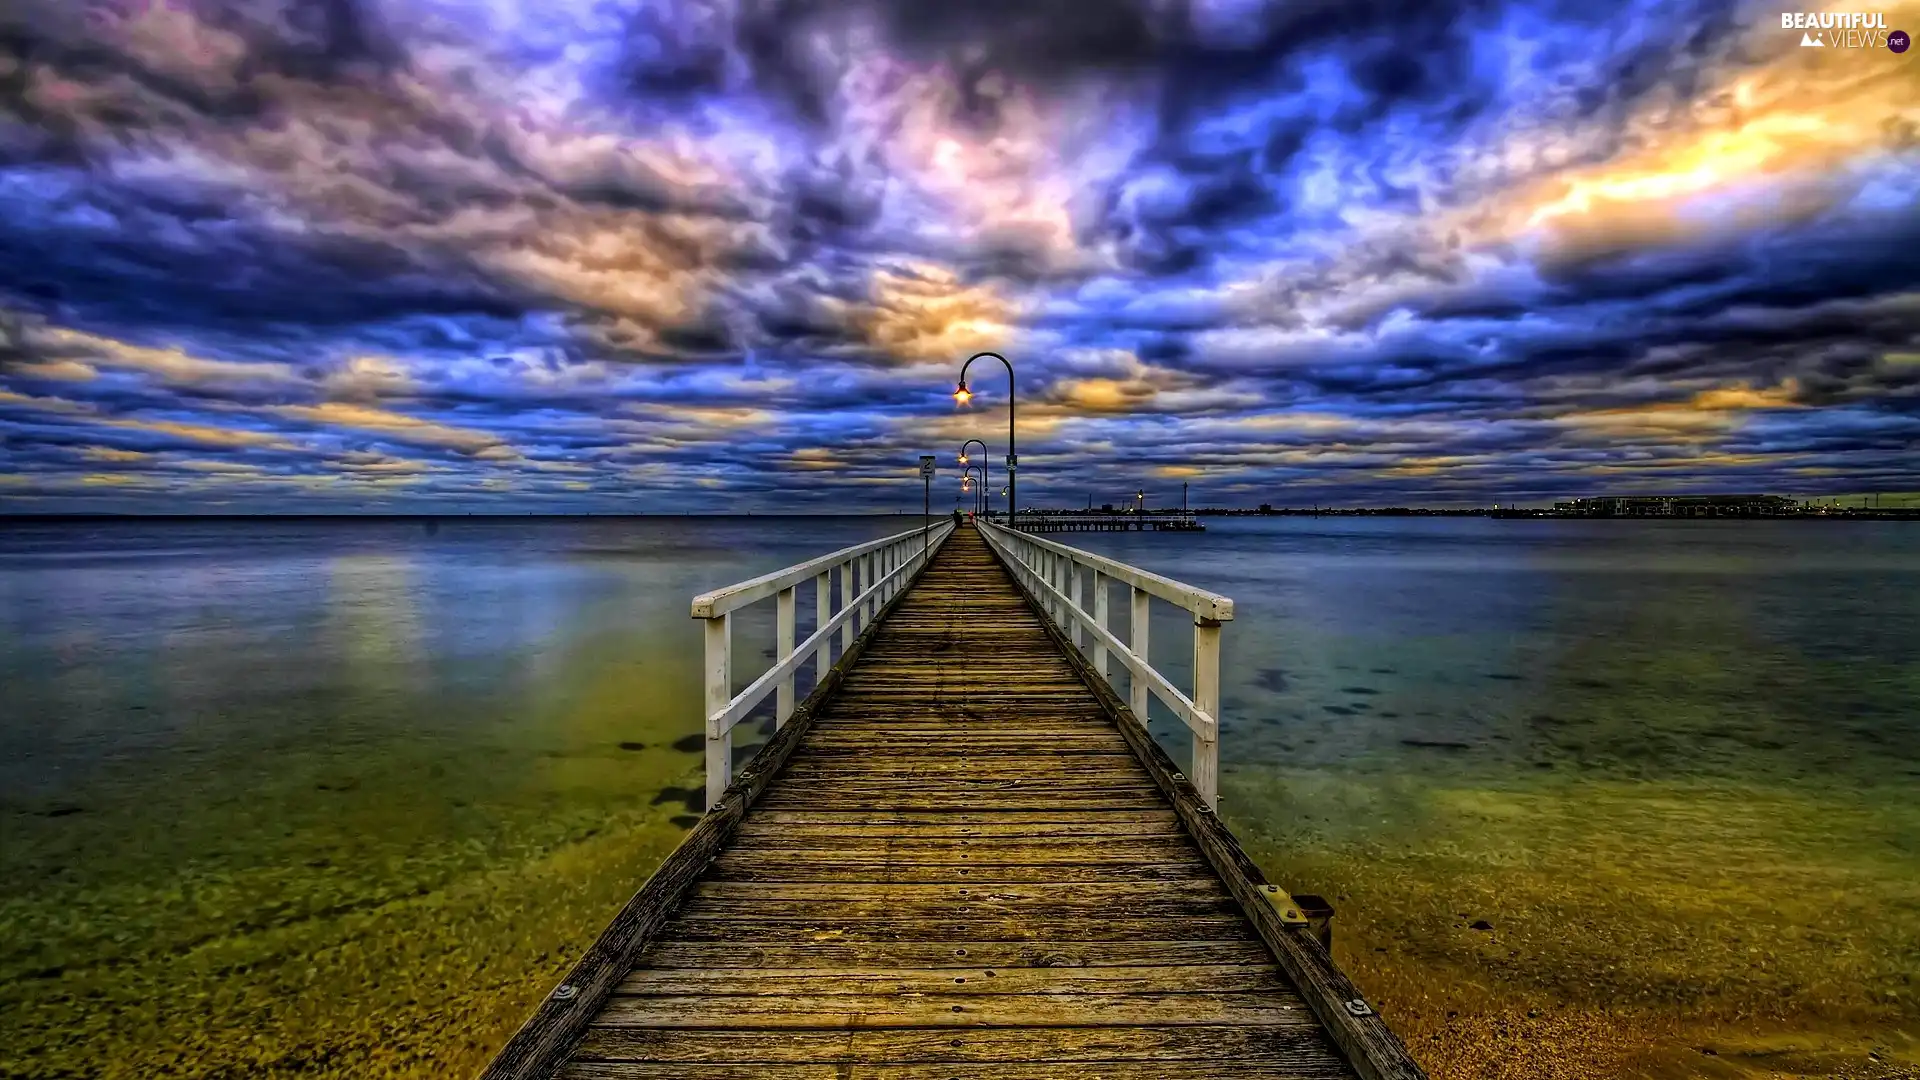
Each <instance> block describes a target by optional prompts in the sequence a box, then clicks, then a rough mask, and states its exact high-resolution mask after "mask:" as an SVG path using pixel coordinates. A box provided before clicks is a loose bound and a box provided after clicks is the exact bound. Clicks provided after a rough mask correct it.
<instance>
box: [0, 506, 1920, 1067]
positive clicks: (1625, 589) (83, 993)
mask: <svg viewBox="0 0 1920 1080" xmlns="http://www.w3.org/2000/svg"><path fill="white" fill-rule="evenodd" d="M910 524H912V522H910V521H909V522H902V521H900V520H899V519H878V518H867V519H780V518H754V519H750V520H749V519H654V520H638V521H629V520H610V519H600V520H593V519H586V520H570V521H569V520H547V519H529V520H525V521H522V520H511V519H508V520H501V519H493V520H481V519H444V520H442V521H441V522H440V523H439V525H438V526H437V527H436V528H435V529H434V531H432V532H429V531H428V529H427V528H426V527H425V526H423V525H422V524H421V523H420V522H417V521H363V522H303V521H282V522H257V521H254V522H247V521H213V522H152V523H85V524H54V523H49V524H41V525H31V524H18V523H15V524H8V525H0V680H3V681H4V685H5V687H6V693H5V696H4V700H0V830H4V840H5V842H4V844H0V930H3V931H4V933H0V1076H8V1077H13V1076H35V1077H40V1076H87V1077H94V1076H100V1077H123V1076H124V1077H147V1076H154V1075H178V1076H205V1077H227V1076H233V1077H239V1076H249V1077H252V1076H296V1075H298V1076H342V1077H346V1076H355V1077H367V1076H374V1077H377V1076H406V1077H428V1076H436V1077H437V1076H444V1075H460V1074H463V1073H466V1072H469V1071H471V1070H472V1069H473V1068H475V1067H477V1065H478V1064H479V1063H481V1062H482V1061H484V1059H485V1057H486V1055H487V1054H488V1053H489V1052H490V1051H491V1050H492V1049H493V1048H494V1047H496V1046H497V1045H498V1044H499V1042H500V1041H502V1040H503V1039H504V1038H505V1037H506V1035H507V1034H508V1033H509V1032H510V1031H511V1030H512V1029H513V1027H514V1026H516V1025H517V1024H518V1022H519V1021H520V1019H521V1018H522V1017H523V1016H524V1015H525V1013H526V1011H527V1010H528V1008H529V1007H530V1005H531V1002H532V998H533V996H534V995H537V994H539V993H540V992H541V991H542V990H543V989H544V988H545V987H546V986H548V985H550V984H551V982H552V980H553V978H554V977H556V976H557V975H558V973H559V972H560V971H562V970H564V968H565V967H566V965H567V964H568V962H569V961H570V959H571V958H572V957H573V956H575V955H577V954H578V952H579V951H580V950H581V949H582V948H584V946H585V945H586V944H587V943H588V942H589V941H590V940H591V939H592V937H593V936H594V935H595V934H596V933H597V932H598V930H599V928H600V927H601V926H602V925H603V924H604V923H605V921H606V919H607V918H608V917H609V916H610V915H611V913H612V911H613V910H614V909H615V908H617V907H618V905H619V904H620V903H621V902H622V901H623V900H624V899H625V898H626V897H627V895H629V894H630V893H631V891H632V889H633V888H634V887H635V885H636V883H637V882H638V881H640V880H641V879H643V878H644V876H645V875H646V873H647V872H648V871H650V870H651V868H652V866H653V865H654V864H655V863H657V862H658V860H659V859H660V858H661V857H663V856H664V855H665V853H666V852H667V851H669V850H671V848H672V846H673V845H674V844H675V843H676V842H677V841H678V838H679V836H680V835H681V832H682V829H683V828H684V827H685V826H686V825H687V824H688V823H689V822H690V821H691V820H692V819H691V817H690V816H689V815H690V814H691V813H692V812H694V811H696V810H697V806H698V800H699V795H698V793H697V792H698V789H699V786H700V768H701V765H700V757H699V754H698V752H697V751H698V738H697V730H698V720H697V716H698V694H699V687H698V682H697V672H696V665H697V661H698V650H699V634H698V632H697V627H695V626H694V625H693V624H692V622H691V620H690V619H688V617H687V606H686V605H687V600H688V598H689V597H690V596H691V595H692V594H693V593H696V592H698V591H700V590H702V589H705V588H710V587H713V586H715V585H720V584H725V583H729V582H732V581H735V580H739V579H740V578H743V577H747V576H750V575H752V574H754V573H758V572H761V571H763V570H766V569H770V568H773V567H777V566H781V565H786V564H788V563H790V562H794V561H797V560H799V559H801V558H804V557H806V556H808V555H812V554H816V553H819V552H823V551H825V550H828V549H829V548H832V547H835V546H839V545H842V544H846V543H851V542H854V541H856V540H859V539H865V538H868V537H872V536H878V535H883V534H884V533H886V532H890V531H895V530H897V529H900V528H904V527H907V526H908V525H910ZM1209 525H1210V528H1209V531H1208V532H1207V533H1206V534H1204V535H1201V536H1180V535H1175V534H1168V535H1164V536H1163V535H1158V534H1091V535H1079V536H1074V537H1066V538H1064V539H1068V540H1071V541H1072V542H1074V543H1077V544H1081V545H1083V546H1087V547H1091V548H1096V549H1098V550H1104V551H1110V552H1112V553H1114V554H1116V555H1119V556H1121V557H1123V558H1126V559H1128V560H1129V561H1133V562H1137V563H1139V564H1140V565H1144V566H1147V567H1150V568H1153V569H1157V570H1160V571H1161V572H1163V573H1167V574H1169V575H1172V576H1176V577H1179V578H1181V579H1183V580H1187V581H1190V582H1193V583H1195V584H1199V585H1204V586H1208V587H1211V588H1215V589H1218V590H1219V591H1222V592H1225V593H1227V594H1229V595H1231V596H1233V597H1234V598H1235V599H1236V601H1237V603H1238V617H1237V618H1236V620H1235V621H1234V622H1233V623H1232V624H1231V625H1229V626H1228V628H1227V630H1226V633H1225V658H1226V662H1225V672H1226V677H1225V684H1226V685H1225V695H1224V697H1225V706H1224V708H1223V713H1224V715H1225V718H1226V728H1225V734H1224V738H1223V772H1224V779H1223V788H1224V791H1225V799H1224V801H1223V810H1224V812H1225V814H1226V816H1227V817H1228V819H1229V821H1231V822H1232V824H1233V825H1234V826H1235V828H1236V829H1237V830H1238V831H1240V832H1241V834H1242V835H1243V837H1245V838H1246V839H1247V841H1248V843H1249V846H1250V847H1251V848H1252V849H1253V850H1254V851H1255V853H1256V855H1257V857H1258V858H1259V859H1260V860H1261V862H1262V864H1263V865H1264V866H1265V867H1266V868H1267V869H1268V871H1269V873H1270V874H1271V875H1272V876H1274V877H1275V878H1276V879H1277V880H1282V881H1285V882H1286V883H1287V884H1288V885H1289V886H1291V887H1292V888H1294V889H1295V890H1298V891H1320V892H1323V893H1326V894H1328V895H1329V896H1330V897H1332V898H1334V899H1335V902H1336V905H1337V906H1338V908H1339V911H1340V913H1339V915H1338V917H1337V918H1336V927H1337V928H1338V929H1337V941H1336V949H1337V951H1338V953H1339V955H1340V958H1341V960H1342V963H1343V964H1344V965H1346V966H1347V967H1348V969H1349V970H1350V971H1351V972H1352V973H1354V974H1355V976H1356V979H1357V980H1358V981H1359V982H1360V983H1361V985H1362V986H1363V987H1365V988H1366V989H1367V991H1368V992H1369V994H1370V995H1371V996H1373V997H1374V998H1375V999H1377V1000H1379V1001H1381V1002H1382V1003H1383V1004H1384V1007H1385V1009H1386V1011H1387V1013H1388V1015H1389V1016H1390V1017H1391V1018H1392V1019H1393V1021H1394V1023H1395V1025H1396V1028H1397V1029H1399V1030H1400V1031H1401V1032H1402V1033H1403V1034H1404V1035H1405V1036H1406V1037H1407V1040H1408V1042H1409V1043H1410V1045H1412V1046H1413V1048H1414V1050H1415V1052H1416V1054H1417V1055H1419V1056H1420V1057H1421V1058H1422V1059H1423V1060H1424V1061H1426V1062H1427V1063H1428V1065H1429V1066H1430V1067H1431V1068H1432V1069H1433V1071H1434V1074H1435V1075H1436V1076H1437V1077H1449V1078H1465V1077H1480V1076H1513V1077H1522V1076H1525V1077H1552V1076H1638V1075H1644V1076H1659V1077H1681V1076H1699V1075H1705V1076H1741V1075H1766V1074H1767V1073H1766V1072H1765V1071H1763V1070H1773V1071H1775V1072H1790V1074H1791V1073H1797V1074H1800V1075H1812V1076H1836V1077H1837V1076H1873V1075H1912V1072H1911V1069H1912V1065H1911V1063H1912V1061H1913V1059H1914V1056H1915V1045H1914V1038H1915V1033H1916V1032H1917V1031H1920V1005H1916V999H1915V994H1916V993H1920V987H1916V986H1915V981H1916V977H1920V887H1917V884H1916V883H1920V811H1917V810H1916V809H1915V804H1916V801H1917V800H1915V799H1914V797H1913V793H1914V791H1916V790H1920V709H1916V707H1915V706H1914V704H1913V703H1914V702H1915V701H1917V700H1920V530H1917V529H1916V528H1915V527H1914V526H1912V525H1910V524H1907V525H1903V524H1899V523H1892V524H1874V523H1858V522H1847V523H1839V522H1778V523H1767V522H1740V523H1731V522H1729V523H1656V522H1548V521H1488V520H1482V519H1377V518H1376V519H1336V518H1317V519H1316V518H1284V519H1211V520H1210V522H1209ZM763 606H764V605H763ZM806 607H807V605H805V604H803V605H802V608H803V618H804V609H805V608H806ZM737 633H738V635H739V636H738V637H737V638H736V641H739V642H750V641H759V640H766V641H768V642H770V640H771V634H770V631H768V630H767V628H766V627H765V626H763V625H758V624H753V623H749V624H748V625H745V626H742V627H741V628H740V629H739V630H738V631H737ZM1154 640H1155V642H1156V647H1155V650H1154V651H1155V657H1156V661H1157V662H1160V663H1162V664H1163V665H1164V666H1165V667H1166V668H1168V669H1169V670H1173V671H1178V670H1179V669H1180V668H1181V667H1182V660H1183V657H1182V655H1181V653H1182V650H1184V649H1185V648H1186V647H1187V638H1186V636H1185V632H1184V628H1183V627H1182V626H1181V624H1180V622H1179V621H1178V620H1177V619H1175V618H1173V617H1172V616H1171V614H1164V615H1163V616H1162V617H1157V618H1156V623H1155V626H1154ZM804 689H805V687H804V686H803V687H802V690H803V691H804ZM1156 726H1157V727H1159V728H1161V729H1162V730H1163V734H1166V735H1168V736H1169V737H1171V736H1172V735H1173V734H1174V733H1173V732H1172V731H1171V729H1168V728H1166V725H1165V724H1164V723H1163V724H1159V725H1156ZM1475 921H1484V922H1486V923H1488V924H1490V925H1491V926H1492V927H1493V929H1492V930H1474V929H1471V925H1472V924H1473V923H1474V922H1475ZM1449 1014H1452V1015H1451V1016H1450V1015H1449ZM1708 1050H1711V1051H1713V1052H1712V1053H1711V1054H1709V1053H1705V1051H1708ZM1870 1054H1876V1055H1878V1056H1879V1058H1880V1059H1881V1060H1880V1061H1877V1062H1876V1061H1875V1060H1874V1058H1872V1057H1869V1055H1870ZM1902 1062H1905V1064H1902ZM1902 1070H1905V1071H1902Z"/></svg>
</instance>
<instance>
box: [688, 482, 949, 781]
mask: <svg viewBox="0 0 1920 1080" xmlns="http://www.w3.org/2000/svg"><path fill="white" fill-rule="evenodd" d="M952 534H953V522H952V521H951V520H943V521H941V522H940V523H938V524H935V525H932V526H930V527H927V528H921V529H912V530H909V531H907V532H903V533H898V534H895V535H893V536H888V537H883V538H882V539H879V540H869V541H867V542H866V543H864V544H855V545H853V546H852V547H847V548H841V549H840V550H839V551H836V552H834V553H832V554H831V555H822V556H820V557H819V558H817V559H809V560H808V561H806V562H803V563H798V564H796V565H793V566H789V567H787V568H786V569H785V570H775V571H774V572H773V573H771V574H763V575H761V576H760V577H757V578H754V579H753V580H751V581H743V582H741V583H740V584H738V585H729V586H727V587H726V588H724V589H716V590H714V591H713V592H706V593H701V594H700V595H699V596H696V597H694V598H693V617H694V618H696V619H700V620H703V621H704V622H705V623H706V643H707V649H706V665H705V671H706V688H707V692H706V718H707V722H706V736H707V807H708V808H709V809H711V808H712V807H713V806H714V805H716V804H717V803H719V801H720V795H721V793H723V792H725V791H726V790H727V785H728V784H730V783H732V782H733V729H734V726H735V725H736V724H738V723H740V721H741V720H743V719H745V718H746V716H747V714H748V713H750V712H752V711H753V709H754V706H756V705H758V704H760V703H761V702H762V701H765V700H766V697H767V694H768V693H769V692H774V693H776V694H777V698H776V700H775V703H774V713H773V722H774V725H775V726H776V727H778V726H779V725H782V724H785V723H786V722H787V718H788V717H791V716H792V715H793V708H794V700H793V677H794V674H795V673H796V672H798V671H799V670H800V669H801V667H803V666H805V664H806V662H807V658H808V657H813V658H814V659H815V661H816V663H817V665H818V666H817V667H816V672H817V674H816V675H815V685H818V684H819V681H820V680H823V679H825V678H826V677H827V672H828V670H830V669H831V668H832V667H833V664H834V656H833V636H834V631H836V630H837V631H839V632H840V655H841V656H845V655H846V653H847V650H848V649H850V648H852V647H853V639H854V637H855V636H857V635H858V634H859V633H860V632H861V631H862V630H864V629H865V628H866V627H867V626H868V625H870V624H871V623H872V622H873V619H874V616H875V614H876V613H878V612H879V610H880V608H881V607H882V606H883V605H885V604H886V603H887V601H889V600H891V599H893V598H894V597H895V596H897V595H899V594H900V592H901V591H903V590H904V589H906V587H907V586H908V585H910V584H912V582H913V579H914V578H915V577H917V576H919V574H920V571H921V570H923V569H924V568H925V567H926V562H927V559H928V558H929V557H931V555H932V553H933V552H935V551H938V550H939V549H940V545H941V544H942V543H944V542H945V541H946V539H947V537H948V536H951V535H952ZM836 574H838V585H839V597H840V607H839V610H838V611H837V612H836V611H835V610H834V609H833V586H834V584H835V575H836ZM809 580H811V581H812V582H813V610H814V616H815V619H814V626H815V627H816V629H815V630H814V631H813V633H812V634H810V635H808V636H807V640H805V641H802V642H800V643H799V644H798V645H796V644H795V643H794V640H793V633H794V612H795V607H796V603H795V601H796V596H795V590H796V589H797V588H798V587H799V586H800V585H801V584H802V583H804V582H806V581H809ZM769 597H771V598H773V600H774V605H775V606H774V654H775V659H774V664H773V666H772V667H770V668H768V669H767V671H766V673H765V674H763V675H761V676H760V677H759V678H757V679H755V680H754V681H753V682H752V684H751V685H749V686H748V687H747V688H746V689H745V690H742V691H740V692H739V693H738V694H735V693H734V692H733V613H734V612H736V611H738V610H740V609H741V608H743V607H746V606H747V605H748V604H754V603H758V602H760V601H762V600H766V599H768V598H769Z"/></svg>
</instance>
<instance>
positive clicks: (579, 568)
mask: <svg viewBox="0 0 1920 1080" xmlns="http://www.w3.org/2000/svg"><path fill="white" fill-rule="evenodd" d="M769 525H771V526H772V527H771V528H769V527H768V526H769ZM904 527H906V524H905V523H902V522H899V521H896V520H895V519H877V518H869V519H815V520H798V521H796V520H791V519H789V520H784V521H779V522H767V521H765V520H764V519H754V520H752V521H747V520H744V519H706V520H698V519H685V520H674V519H666V520H652V521H645V522H628V521H600V520H578V521H488V520H468V519H451V520H446V521H444V522H442V523H441V525H440V527H439V528H438V529H437V531H434V532H431V533H430V532H429V531H428V530H427V529H425V528H423V527H422V525H421V523H419V522H403V521H361V522H321V523H313V522H286V521H281V522H273V521H267V522H258V521H252V522H250V521H211V522H163V523H150V524H142V523H126V522H123V523H87V524H72V523H66V524H53V523H49V524H43V525H32V524H20V523H12V524H7V525H4V526H0V683H4V685H5V687H6V695H5V698H4V700H3V701H0V830H4V832H3V835H4V843H0V927H4V928H5V932H4V934H3V935H0V1076H8V1077H11V1076H86V1077H128V1078H133V1077H139V1078H147V1077H152V1076H155V1075H181V1076H249V1077H252V1076H295V1075H298V1076H339V1077H377V1076H418V1077H428V1076H433V1077H439V1076H445V1075H463V1074H466V1073H468V1072H470V1071H472V1069H474V1068H475V1067H476V1066H477V1065H478V1064H479V1063H480V1062H481V1061H483V1060H484V1058H485V1056H486V1055H487V1054H488V1053H489V1052H490V1051H491V1050H492V1049H493V1048H494V1047H496V1046H497V1045H498V1044H499V1043H500V1042H501V1041H503V1040H504V1039H505V1037H506V1035H507V1034H508V1033H509V1032H511V1030H512V1029H513V1027H514V1026H516V1025H517V1024H518V1023H519V1021H520V1020H521V1019H522V1018H523V1017H524V1015H525V1013H526V1012H527V1010H528V1009H529V1007H530V1005H531V999H532V996H533V995H537V994H538V993H540V991H541V990H542V989H543V988H544V987H545V986H547V985H549V984H550V983H551V982H552V980H553V978H554V977H555V976H557V974H558V973H559V972H560V971H561V970H563V969H564V967H565V966H566V965H567V963H568V962H569V960H570V958H571V957H572V956H575V955H577V954H578V952H579V951H580V950H581V949H582V948H584V947H585V945H586V944H587V943H589V942H590V941H591V940H592V939H593V937H594V936H595V935H596V934H597V933H598V932H599V930H600V928H601V927H602V926H603V925H604V924H605V922H606V920H607V919H608V918H609V917H610V915H611V913H612V912H613V911H614V910H615V909H616V908H617V907H618V906H619V904H620V903H621V902H623V901H624V900H625V899H626V897H627V896H628V895H629V894H630V893H631V892H632V890H633V888H634V887H635V885H636V883H637V882H639V881H641V880H644V878H645V877H646V875H647V874H648V873H649V872H651V870H652V869H653V867H654V865H655V864H656V863H657V862H658V861H659V859H660V858H662V857H663V856H664V855H665V854H666V853H667V852H668V851H670V850H671V849H672V847H673V845H674V844H675V843H677V842H678V840H679V837H680V835H681V832H682V830H683V829H684V828H685V827H686V825H687V824H688V822H689V819H688V818H687V817H686V814H687V812H688V809H689V804H688V802H687V798H686V795H687V793H689V792H692V793H694V795H693V797H694V805H693V806H692V809H695V810H697V809H698V806H697V801H698V795H697V791H698V788H699V786H700V781H699V776H700V772H699V770H700V757H699V753H698V751H699V741H698V735H697V732H698V728H699V720H698V717H699V708H698V701H699V686H698V683H697V670H698V669H697V661H698V649H699V635H698V633H697V632H696V631H697V628H696V627H695V626H694V625H693V624H692V622H691V620H690V619H689V618H688V616H687V601H688V599H689V598H690V597H691V596H692V595H693V594H694V593H697V592H699V591H701V590H703V589H707V588H711V587H714V586H716V585H720V584H726V583H729V582H731V581H735V580H738V579H740V578H743V577H747V576H750V575H752V574H755V573H760V572H763V571H765V570H768V569H771V568H774V567H777V566H782V565H786V564H788V563H790V562H794V561H797V560H798V559H800V558H802V557H804V556H806V555H809V554H815V553H818V552H819V551H821V550H823V549H825V548H828V547H832V546H839V545H842V544H847V543H853V542H855V541H858V540H861V539H866V538H869V537H872V536H877V535H881V534H883V533H885V532H888V531H894V530H896V529H899V528H904ZM763 629H764V628H757V627H753V626H751V625H749V626H747V627H743V628H742V631H741V633H742V635H743V636H742V640H747V638H746V635H748V634H752V633H760V632H761V631H762V630H763ZM762 636H766V637H768V638H769V639H770V636H771V632H770V630H766V631H765V633H763V634H762Z"/></svg>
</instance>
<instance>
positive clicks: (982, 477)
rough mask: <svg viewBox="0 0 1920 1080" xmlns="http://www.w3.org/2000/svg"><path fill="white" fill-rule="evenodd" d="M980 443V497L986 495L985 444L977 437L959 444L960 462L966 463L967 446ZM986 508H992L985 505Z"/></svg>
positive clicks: (983, 497)
mask: <svg viewBox="0 0 1920 1080" xmlns="http://www.w3.org/2000/svg"><path fill="white" fill-rule="evenodd" d="M974 443H980V498H981V499H983V500H984V499H985V498H986V497H987V444H986V443H985V442H983V441H981V440H979V439H968V440H967V441H966V442H963V443H961V444H960V464H961V465H962V466H964V465H966V464H967V447H969V446H972V445H973V444H974ZM987 509H992V508H991V507H987Z"/></svg>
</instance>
